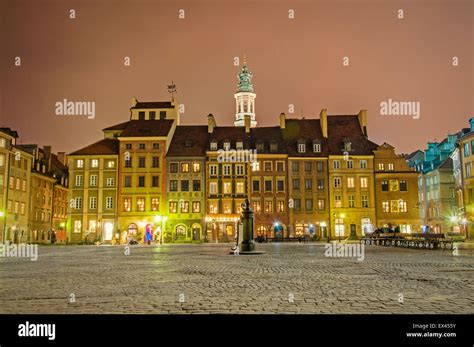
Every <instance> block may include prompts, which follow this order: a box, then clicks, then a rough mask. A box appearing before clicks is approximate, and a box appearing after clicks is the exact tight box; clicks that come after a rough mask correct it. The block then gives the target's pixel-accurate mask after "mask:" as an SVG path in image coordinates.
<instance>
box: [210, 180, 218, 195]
mask: <svg viewBox="0 0 474 347" xmlns="http://www.w3.org/2000/svg"><path fill="white" fill-rule="evenodd" d="M209 193H210V194H213V195H215V194H217V182H210V183H209Z"/></svg>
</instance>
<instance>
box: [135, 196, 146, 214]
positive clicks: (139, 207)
mask: <svg viewBox="0 0 474 347" xmlns="http://www.w3.org/2000/svg"><path fill="white" fill-rule="evenodd" d="M137 211H139V212H144V211H145V198H137Z"/></svg>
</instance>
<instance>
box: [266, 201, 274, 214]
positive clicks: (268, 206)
mask: <svg viewBox="0 0 474 347" xmlns="http://www.w3.org/2000/svg"><path fill="white" fill-rule="evenodd" d="M265 212H267V213H271V212H273V201H271V200H267V201H265Z"/></svg>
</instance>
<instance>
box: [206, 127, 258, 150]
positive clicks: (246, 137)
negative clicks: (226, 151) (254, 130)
mask: <svg viewBox="0 0 474 347" xmlns="http://www.w3.org/2000/svg"><path fill="white" fill-rule="evenodd" d="M213 141H217V146H218V148H222V147H223V145H222V143H223V142H224V141H229V142H230V143H231V148H235V143H236V142H237V141H242V142H243V143H244V148H249V145H250V133H246V132H245V127H236V126H221V127H215V128H214V130H213V132H212V134H209V143H211V142H213Z"/></svg>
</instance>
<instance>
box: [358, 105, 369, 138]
mask: <svg viewBox="0 0 474 347" xmlns="http://www.w3.org/2000/svg"><path fill="white" fill-rule="evenodd" d="M357 117H358V118H359V124H360V128H361V129H362V133H363V134H364V135H365V136H367V110H360V112H359V114H358V115H357Z"/></svg>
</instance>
